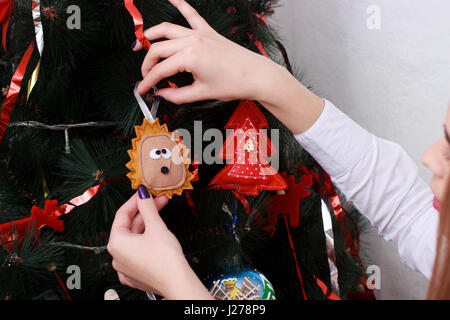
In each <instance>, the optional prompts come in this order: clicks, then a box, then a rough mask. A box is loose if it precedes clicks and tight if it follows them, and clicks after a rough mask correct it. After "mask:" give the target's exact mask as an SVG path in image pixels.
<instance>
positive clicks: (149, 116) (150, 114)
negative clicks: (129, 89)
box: [133, 82, 161, 122]
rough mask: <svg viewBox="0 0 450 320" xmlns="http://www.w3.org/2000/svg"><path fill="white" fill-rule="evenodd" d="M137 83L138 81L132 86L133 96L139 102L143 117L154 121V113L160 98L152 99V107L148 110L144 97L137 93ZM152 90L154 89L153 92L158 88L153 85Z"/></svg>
mask: <svg viewBox="0 0 450 320" xmlns="http://www.w3.org/2000/svg"><path fill="white" fill-rule="evenodd" d="M138 85H139V82H137V83H136V85H135V86H134V90H133V93H134V97H135V98H136V101H137V103H138V104H139V107H140V108H141V111H142V113H143V114H144V117H145V119H147V120H148V121H150V122H153V121H155V118H156V113H157V112H158V108H159V103H160V101H161V98H154V99H153V104H152V109H151V111H150V110H149V109H148V106H147V104H146V103H145V101H144V99H142V97H141V96H140V95H139V92H138ZM153 90H154V92H156V91H157V90H158V88H157V87H156V86H155V87H153Z"/></svg>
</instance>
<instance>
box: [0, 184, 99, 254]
mask: <svg viewBox="0 0 450 320" xmlns="http://www.w3.org/2000/svg"><path fill="white" fill-rule="evenodd" d="M106 184H107V183H106V182H103V183H102V184H99V185H97V186H94V187H92V188H89V189H88V190H86V191H85V192H84V193H83V194H82V195H81V196H78V197H76V198H74V199H72V200H70V201H69V203H68V204H64V205H62V206H58V201H57V200H47V201H45V207H44V209H41V208H39V207H37V206H33V207H32V208H31V216H30V217H29V218H24V219H20V220H16V221H12V222H8V223H4V224H2V225H0V241H2V242H8V243H7V244H6V246H7V247H8V248H9V249H10V250H11V248H12V246H11V243H9V242H10V241H14V240H19V242H21V241H22V240H23V237H24V236H25V234H26V233H27V232H28V231H30V230H31V229H30V227H34V228H35V229H34V236H35V238H36V239H38V238H39V237H38V232H39V230H40V229H42V228H43V227H44V226H48V227H50V228H52V229H53V230H55V231H58V232H63V231H64V221H62V220H59V217H60V216H61V215H64V214H67V213H69V212H70V211H72V210H73V209H74V208H76V207H78V206H81V205H83V204H85V203H87V202H88V201H90V200H91V199H92V198H93V197H94V196H95V195H96V194H98V193H99V192H100V190H101V189H103V187H104V186H106Z"/></svg>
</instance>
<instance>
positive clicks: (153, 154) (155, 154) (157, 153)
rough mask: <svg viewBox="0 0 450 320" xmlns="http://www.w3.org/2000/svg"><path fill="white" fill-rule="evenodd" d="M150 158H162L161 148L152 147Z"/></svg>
mask: <svg viewBox="0 0 450 320" xmlns="http://www.w3.org/2000/svg"><path fill="white" fill-rule="evenodd" d="M150 158H152V159H155V160H158V159H159V158H161V150H159V149H152V150H150Z"/></svg>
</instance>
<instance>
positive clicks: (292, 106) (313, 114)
mask: <svg viewBox="0 0 450 320" xmlns="http://www.w3.org/2000/svg"><path fill="white" fill-rule="evenodd" d="M269 64H270V65H268V66H267V69H266V70H268V72H269V73H268V75H267V76H266V77H264V78H265V79H267V81H264V82H260V85H261V87H260V88H259V89H258V93H257V95H256V99H255V100H257V101H259V102H260V103H261V104H262V105H263V106H264V107H265V108H266V109H267V110H268V111H270V112H271V113H272V114H273V115H274V116H275V117H276V118H278V119H279V120H280V121H281V122H282V123H283V124H284V125H285V126H286V127H287V128H288V129H289V130H291V131H292V132H293V133H294V134H301V133H303V132H305V131H307V130H308V129H309V128H310V127H311V126H312V125H313V124H314V123H315V122H316V121H317V119H318V118H319V117H320V115H321V114H322V112H323V109H324V106H325V102H324V101H323V100H322V99H321V98H320V97H318V96H317V95H315V94H314V93H313V92H311V91H310V90H309V89H308V88H306V87H305V86H303V85H302V84H301V83H300V82H299V81H298V80H297V79H296V78H295V77H294V76H293V75H291V74H290V73H289V72H288V71H287V70H286V69H285V68H284V67H282V66H280V65H278V64H276V63H269Z"/></svg>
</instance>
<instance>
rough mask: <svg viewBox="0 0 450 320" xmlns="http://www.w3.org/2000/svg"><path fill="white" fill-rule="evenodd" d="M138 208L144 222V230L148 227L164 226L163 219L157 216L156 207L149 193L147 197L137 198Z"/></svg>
mask: <svg viewBox="0 0 450 320" xmlns="http://www.w3.org/2000/svg"><path fill="white" fill-rule="evenodd" d="M137 202H138V209H139V213H140V214H141V216H142V219H143V220H144V224H145V230H148V228H154V227H161V226H165V223H164V221H163V220H162V219H161V217H160V216H159V212H158V208H157V207H156V203H155V201H154V200H153V197H152V196H151V195H150V194H149V197H148V198H138V201H137Z"/></svg>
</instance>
